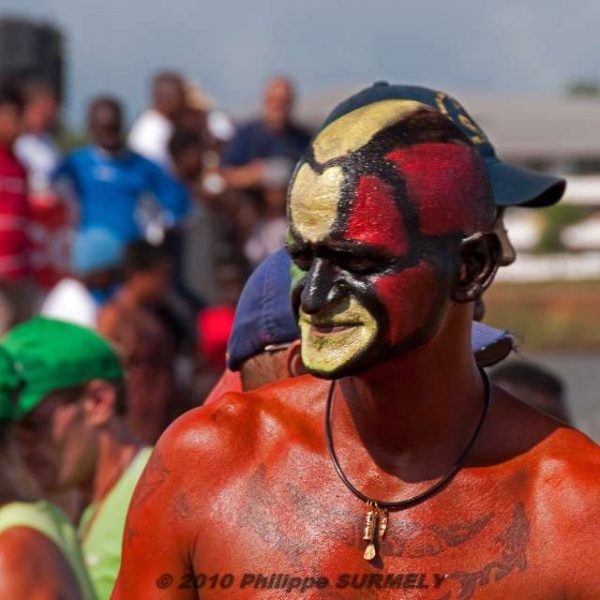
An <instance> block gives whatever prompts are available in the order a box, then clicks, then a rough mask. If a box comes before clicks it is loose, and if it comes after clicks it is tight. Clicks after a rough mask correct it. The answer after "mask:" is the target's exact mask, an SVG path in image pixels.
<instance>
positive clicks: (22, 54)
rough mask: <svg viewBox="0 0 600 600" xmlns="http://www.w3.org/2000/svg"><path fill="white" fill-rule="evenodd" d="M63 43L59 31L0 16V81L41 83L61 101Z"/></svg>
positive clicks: (39, 22)
mask: <svg viewBox="0 0 600 600" xmlns="http://www.w3.org/2000/svg"><path fill="white" fill-rule="evenodd" d="M63 41H64V38H63V35H62V33H61V32H60V30H59V29H57V28H56V27H55V26H53V25H51V24H49V23H46V22H41V21H34V20H30V19H25V18H20V17H0V78H2V79H5V78H10V79H17V80H19V81H26V80H35V81H44V82H46V83H48V84H49V85H51V86H52V88H53V89H54V90H55V92H56V93H57V95H58V97H59V98H62V96H63V88H64V43H63Z"/></svg>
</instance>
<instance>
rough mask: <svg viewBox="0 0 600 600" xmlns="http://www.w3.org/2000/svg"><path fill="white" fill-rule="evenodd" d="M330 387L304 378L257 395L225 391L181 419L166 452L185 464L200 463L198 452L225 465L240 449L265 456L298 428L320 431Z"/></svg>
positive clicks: (291, 438)
mask: <svg viewBox="0 0 600 600" xmlns="http://www.w3.org/2000/svg"><path fill="white" fill-rule="evenodd" d="M327 388H328V383H327V382H324V381H322V380H319V379H316V378H314V377H311V376H302V377H296V378H293V379H288V380H285V381H280V382H276V383H274V384H270V385H267V386H265V387H262V388H260V389H258V390H255V391H253V392H245V393H244V392H230V393H227V394H225V395H224V396H222V397H221V398H219V399H218V400H216V401H214V402H211V403H210V404H208V405H205V406H201V407H199V408H196V409H193V410H191V411H189V412H187V413H186V414H184V415H183V416H181V417H180V418H179V419H177V421H175V423H173V425H171V427H170V428H169V429H168V430H167V432H165V434H164V435H163V437H162V438H161V442H160V445H161V447H162V451H163V452H168V453H172V454H173V455H176V456H178V459H179V460H184V461H185V460H186V457H195V459H194V460H197V456H198V452H200V453H202V454H209V455H210V459H211V460H214V459H215V458H216V459H217V460H220V459H219V457H221V459H222V460H223V461H224V462H225V463H226V462H227V461H228V460H230V459H231V456H230V454H231V453H237V451H238V450H239V448H240V447H244V448H245V449H246V450H247V453H248V454H252V453H253V452H254V453H257V454H261V453H262V452H268V448H269V447H270V446H271V445H273V444H277V443H278V442H277V440H281V439H288V440H289V441H290V443H293V441H294V439H295V438H294V436H295V435H297V434H298V432H299V430H302V431H303V432H304V434H305V435H310V434H309V433H308V432H309V431H312V429H313V428H315V430H316V429H318V430H319V431H320V429H321V426H322V422H321V417H322V408H323V407H324V402H325V397H326V394H327ZM206 458H209V457H208V456H206Z"/></svg>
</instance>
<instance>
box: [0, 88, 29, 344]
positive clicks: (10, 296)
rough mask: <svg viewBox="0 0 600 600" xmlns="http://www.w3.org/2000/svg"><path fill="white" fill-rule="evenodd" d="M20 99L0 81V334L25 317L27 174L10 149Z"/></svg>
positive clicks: (18, 118) (18, 122)
mask: <svg viewBox="0 0 600 600" xmlns="http://www.w3.org/2000/svg"><path fill="white" fill-rule="evenodd" d="M24 106H25V103H24V99H23V96H22V95H21V93H20V91H19V90H18V89H17V88H15V87H13V86H12V85H10V84H0V334H2V333H4V332H5V331H7V330H8V329H9V328H10V327H11V326H13V325H15V324H16V323H18V322H20V321H22V320H24V319H26V318H27V317H28V316H29V307H30V303H31V290H30V288H29V280H28V279H29V271H30V262H29V239H28V236H27V224H28V220H29V207H28V203H27V173H26V171H25V168H24V167H23V165H22V164H21V163H20V162H19V161H18V159H17V158H16V156H15V154H14V152H13V149H14V144H15V141H16V139H17V137H18V136H19V134H20V132H21V128H22V119H23V110H24Z"/></svg>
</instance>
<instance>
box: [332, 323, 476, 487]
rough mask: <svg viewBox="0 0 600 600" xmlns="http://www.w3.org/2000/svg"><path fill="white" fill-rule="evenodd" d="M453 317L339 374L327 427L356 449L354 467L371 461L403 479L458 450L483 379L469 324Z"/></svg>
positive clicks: (418, 476) (429, 470) (440, 466)
mask: <svg viewBox="0 0 600 600" xmlns="http://www.w3.org/2000/svg"><path fill="white" fill-rule="evenodd" d="M456 325H457V323H455V324H450V326H449V327H446V328H445V329H444V330H443V331H442V332H440V334H438V336H437V337H436V339H435V340H434V341H433V342H431V343H429V344H426V345H425V346H423V347H421V348H418V349H416V350H414V351H412V352H410V353H407V354H405V355H402V356H400V357H397V358H394V359H390V360H388V361H386V362H384V363H382V364H379V365H377V366H376V367H374V368H372V369H370V370H369V371H368V372H366V373H364V374H361V375H360V376H357V377H348V378H345V379H342V380H341V381H340V383H339V386H338V388H337V390H336V392H335V395H334V405H333V409H332V411H331V423H332V431H333V432H334V433H333V436H334V439H335V432H336V431H337V432H338V433H339V439H340V443H343V442H344V441H347V443H348V448H350V447H354V448H355V449H356V453H355V457H356V461H357V463H356V464H357V470H356V472H358V471H359V470H360V467H358V465H360V464H362V465H363V467H367V465H369V464H371V465H373V464H377V465H378V467H379V468H380V469H383V470H384V471H386V472H390V473H393V474H394V475H396V476H397V477H400V478H401V479H403V480H404V481H410V480H412V481H423V480H430V479H435V478H437V477H440V476H443V475H444V473H445V472H446V471H448V469H449V468H450V467H451V466H452V464H453V462H454V460H455V459H456V458H458V456H459V455H460V454H461V452H462V451H463V450H464V448H465V446H466V445H467V443H468V441H469V440H470V438H471V437H472V434H473V432H474V431H475V428H476V427H477V424H478V422H479V420H480V418H481V415H482V412H483V410H484V405H485V398H484V393H485V385H484V382H483V379H482V377H481V374H480V372H479V370H478V368H477V366H476V363H475V361H474V359H473V356H472V353H471V348H470V340H469V335H468V333H467V332H470V330H469V328H468V327H463V326H462V325H461V326H460V327H458V328H457V327H456ZM460 330H462V334H461V335H460V336H458V337H457V335H456V334H457V332H458V331H460ZM450 341H452V343H450ZM346 452H349V450H347V451H346Z"/></svg>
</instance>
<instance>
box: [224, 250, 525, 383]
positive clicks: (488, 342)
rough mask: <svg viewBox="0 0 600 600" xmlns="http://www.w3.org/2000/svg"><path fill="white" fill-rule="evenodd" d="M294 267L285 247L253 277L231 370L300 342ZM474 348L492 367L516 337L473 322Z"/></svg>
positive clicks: (240, 313)
mask: <svg viewBox="0 0 600 600" xmlns="http://www.w3.org/2000/svg"><path fill="white" fill-rule="evenodd" d="M290 268H291V259H290V257H289V255H288V253H287V252H286V251H285V249H283V248H282V249H281V250H278V251H277V252H275V253H274V254H271V255H270V256H269V257H267V258H266V259H265V260H264V261H263V262H262V263H261V264H260V265H259V266H258V267H257V269H256V270H255V271H254V272H253V273H252V275H250V277H249V279H248V281H247V282H246V285H245V286H244V289H243V291H242V294H241V295H240V299H239V302H238V305H237V308H236V311H235V319H234V322H233V328H232V330H231V335H230V337H229V342H228V344H227V367H228V368H229V369H230V370H231V371H239V369H240V367H241V365H242V363H243V362H244V361H246V360H248V359H249V358H251V357H253V356H256V355H257V354H260V353H261V352H264V351H265V350H266V349H267V348H268V347H269V346H275V345H279V344H287V343H290V342H293V341H295V340H297V339H300V329H299V328H298V324H297V322H296V319H295V317H294V314H293V311H292V304H291V301H290V284H291V276H290ZM471 348H472V350H473V354H475V356H476V358H477V360H478V362H479V363H480V364H481V365H482V366H490V365H492V364H495V363H496V362H498V361H500V360H502V359H503V358H505V357H506V356H507V355H508V354H509V353H510V351H511V350H512V349H513V337H512V335H511V334H510V333H509V332H508V331H504V330H501V329H495V328H494V327H489V326H488V325H484V324H483V323H478V322H476V321H473V328H472V330H471Z"/></svg>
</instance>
